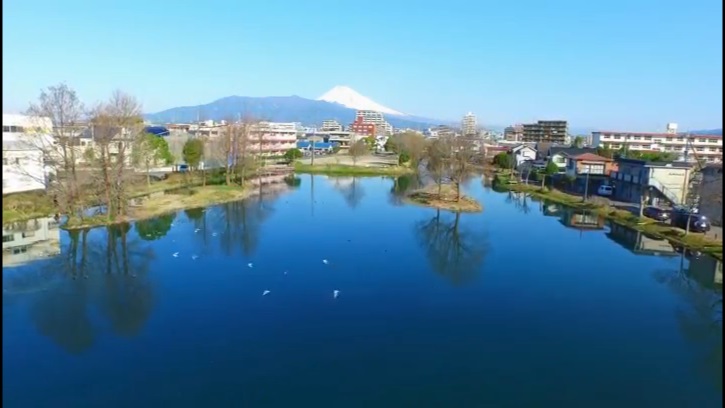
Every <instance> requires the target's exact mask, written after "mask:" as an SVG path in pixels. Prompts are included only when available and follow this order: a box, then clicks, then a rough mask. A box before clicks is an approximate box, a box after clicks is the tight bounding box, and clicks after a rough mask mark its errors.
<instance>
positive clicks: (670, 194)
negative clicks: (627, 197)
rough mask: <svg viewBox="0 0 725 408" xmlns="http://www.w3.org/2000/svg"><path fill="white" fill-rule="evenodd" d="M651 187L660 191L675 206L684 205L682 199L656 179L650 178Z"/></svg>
mask: <svg viewBox="0 0 725 408" xmlns="http://www.w3.org/2000/svg"><path fill="white" fill-rule="evenodd" d="M649 185H650V186H651V187H654V188H656V189H657V190H659V191H660V192H661V193H662V194H663V195H664V196H665V197H666V198H667V199H668V200H670V202H671V203H672V204H674V205H681V204H684V203H683V202H682V197H680V196H678V195H677V194H675V193H674V192H673V191H671V190H670V189H668V188H667V187H666V186H665V185H664V184H662V183H661V182H660V181H659V180H657V179H656V178H654V177H650V178H649Z"/></svg>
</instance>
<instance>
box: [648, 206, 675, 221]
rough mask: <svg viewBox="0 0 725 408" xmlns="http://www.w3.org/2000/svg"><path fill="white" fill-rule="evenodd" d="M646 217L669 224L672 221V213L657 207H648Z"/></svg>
mask: <svg viewBox="0 0 725 408" xmlns="http://www.w3.org/2000/svg"><path fill="white" fill-rule="evenodd" d="M644 216H645V217H649V218H652V219H655V220H657V221H662V222H668V221H669V220H670V212H669V211H668V210H665V209H663V208H657V207H646V208H645V209H644Z"/></svg>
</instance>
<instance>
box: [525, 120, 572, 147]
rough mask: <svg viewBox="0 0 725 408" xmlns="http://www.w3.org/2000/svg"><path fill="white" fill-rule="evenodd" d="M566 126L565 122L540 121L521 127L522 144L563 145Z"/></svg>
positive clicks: (566, 132)
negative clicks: (544, 143)
mask: <svg viewBox="0 0 725 408" xmlns="http://www.w3.org/2000/svg"><path fill="white" fill-rule="evenodd" d="M567 134H568V124H567V122H566V121H565V120H540V121H538V122H536V123H527V124H524V125H523V135H522V141H523V142H536V143H539V142H549V143H560V144H565V143H566V139H567Z"/></svg>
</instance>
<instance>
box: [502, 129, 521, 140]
mask: <svg viewBox="0 0 725 408" xmlns="http://www.w3.org/2000/svg"><path fill="white" fill-rule="evenodd" d="M503 138H504V140H506V141H508V142H520V141H521V140H522V139H523V138H524V126H523V125H513V126H509V127H507V128H506V129H504V130H503Z"/></svg>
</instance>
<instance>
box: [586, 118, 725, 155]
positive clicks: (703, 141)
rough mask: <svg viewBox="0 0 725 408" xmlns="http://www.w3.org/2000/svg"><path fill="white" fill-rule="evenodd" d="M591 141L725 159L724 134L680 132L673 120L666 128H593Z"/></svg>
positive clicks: (603, 144) (649, 150) (614, 146)
mask: <svg viewBox="0 0 725 408" xmlns="http://www.w3.org/2000/svg"><path fill="white" fill-rule="evenodd" d="M592 145H594V147H600V146H601V147H606V148H609V149H613V150H619V149H628V150H633V151H641V152H667V153H674V154H676V155H677V158H678V160H687V161H693V160H695V159H701V160H702V161H705V162H708V163H722V135H696V134H683V133H677V125H676V124H674V123H670V124H668V126H667V129H666V130H665V132H661V133H642V132H615V131H604V130H603V131H598V132H592Z"/></svg>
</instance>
